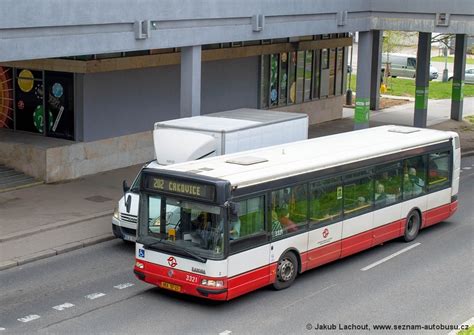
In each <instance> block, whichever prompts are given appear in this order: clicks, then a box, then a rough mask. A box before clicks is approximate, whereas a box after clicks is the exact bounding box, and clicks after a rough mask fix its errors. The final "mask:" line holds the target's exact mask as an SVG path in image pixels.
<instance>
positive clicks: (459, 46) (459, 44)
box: [451, 34, 467, 121]
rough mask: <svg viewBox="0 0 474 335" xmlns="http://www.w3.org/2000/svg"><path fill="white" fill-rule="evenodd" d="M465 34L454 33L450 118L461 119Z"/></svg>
mask: <svg viewBox="0 0 474 335" xmlns="http://www.w3.org/2000/svg"><path fill="white" fill-rule="evenodd" d="M466 50H467V36H466V35H465V34H457V35H456V49H455V50H454V75H453V91H452V92H453V93H452V97H451V119H452V120H457V121H461V120H462V112H463V98H464V75H465V71H466Z"/></svg>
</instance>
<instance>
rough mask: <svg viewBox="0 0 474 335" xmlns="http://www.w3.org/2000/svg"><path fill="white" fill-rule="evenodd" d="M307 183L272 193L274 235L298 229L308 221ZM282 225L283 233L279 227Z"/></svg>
mask: <svg viewBox="0 0 474 335" xmlns="http://www.w3.org/2000/svg"><path fill="white" fill-rule="evenodd" d="M307 194H308V192H307V185H306V184H302V185H296V186H293V187H286V188H282V189H280V190H277V191H273V192H272V193H271V199H272V203H271V213H272V236H273V237H277V236H280V235H283V234H284V233H292V232H296V231H298V230H299V229H300V228H301V227H302V226H304V225H306V223H307V220H308V218H307V216H308V197H307ZM277 222H279V223H280V226H281V233H280V231H279V230H278V229H277V228H278V224H277Z"/></svg>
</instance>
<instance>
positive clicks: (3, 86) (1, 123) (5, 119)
mask: <svg viewBox="0 0 474 335" xmlns="http://www.w3.org/2000/svg"><path fill="white" fill-rule="evenodd" d="M13 120H14V118H13V69H12V68H9V67H2V66H0V128H10V129H13Z"/></svg>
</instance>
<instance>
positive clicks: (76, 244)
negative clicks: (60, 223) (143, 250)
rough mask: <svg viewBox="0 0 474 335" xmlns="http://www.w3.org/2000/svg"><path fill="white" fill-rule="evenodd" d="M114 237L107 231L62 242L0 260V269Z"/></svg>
mask: <svg viewBox="0 0 474 335" xmlns="http://www.w3.org/2000/svg"><path fill="white" fill-rule="evenodd" d="M115 238H116V237H115V236H114V235H113V234H112V233H107V234H103V235H100V236H97V237H92V238H88V239H85V240H81V241H78V242H72V243H67V244H63V245H61V246H58V247H54V248H51V249H46V250H43V251H39V252H36V253H34V254H30V255H25V256H21V257H17V258H14V259H11V260H7V261H3V262H0V271H2V270H6V269H10V268H13V267H15V266H20V265H24V264H27V263H31V262H34V261H37V260H40V259H44V258H49V257H52V256H56V255H61V254H64V253H66V252H69V251H73V250H77V249H82V248H85V247H89V246H91V245H95V244H98V243H101V242H105V241H110V240H113V239H115Z"/></svg>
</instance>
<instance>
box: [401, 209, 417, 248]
mask: <svg viewBox="0 0 474 335" xmlns="http://www.w3.org/2000/svg"><path fill="white" fill-rule="evenodd" d="M420 227H421V217H420V212H418V211H417V210H412V211H411V212H410V214H408V216H407V223H406V225H405V233H404V234H403V238H404V239H405V242H411V241H413V240H414V239H415V238H416V237H417V236H418V233H419V232H420Z"/></svg>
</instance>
